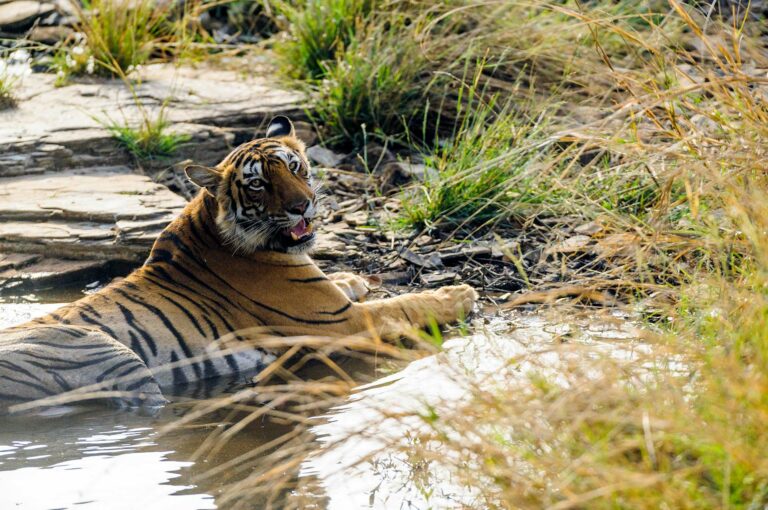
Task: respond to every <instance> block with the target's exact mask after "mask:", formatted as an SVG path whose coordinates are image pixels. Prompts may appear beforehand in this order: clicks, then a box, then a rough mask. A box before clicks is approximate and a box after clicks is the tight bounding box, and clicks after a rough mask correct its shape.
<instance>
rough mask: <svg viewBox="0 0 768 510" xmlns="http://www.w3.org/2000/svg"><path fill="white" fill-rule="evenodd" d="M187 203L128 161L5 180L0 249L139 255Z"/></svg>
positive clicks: (76, 255) (75, 255)
mask: <svg viewBox="0 0 768 510" xmlns="http://www.w3.org/2000/svg"><path fill="white" fill-rule="evenodd" d="M185 204H186V202H185V201H184V199H183V198H181V197H180V196H178V195H176V194H174V193H172V192H171V191H170V190H168V189H167V188H166V187H164V186H161V185H159V184H156V183H154V182H152V180H151V179H149V178H148V177H146V176H143V175H138V174H135V173H133V172H131V170H130V169H128V168H126V167H100V168H93V169H88V171H82V170H66V171H61V172H53V173H45V174H40V175H31V176H20V177H10V178H4V179H0V251H3V252H5V253H31V254H42V255H45V256H47V257H61V258H70V259H96V260H128V261H134V262H140V261H142V260H143V259H144V258H145V257H146V255H147V254H148V253H149V249H150V248H151V246H152V243H153V242H154V239H155V237H156V236H157V235H158V234H159V233H160V232H161V231H162V229H163V228H165V226H166V225H167V224H168V223H169V222H170V221H171V220H173V218H174V217H175V216H176V215H178V214H179V212H181V210H182V209H183V208H184V206H185Z"/></svg>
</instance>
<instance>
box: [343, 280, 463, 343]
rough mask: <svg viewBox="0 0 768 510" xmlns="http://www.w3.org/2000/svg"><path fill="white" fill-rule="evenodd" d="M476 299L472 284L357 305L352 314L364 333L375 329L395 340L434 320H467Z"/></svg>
mask: <svg viewBox="0 0 768 510" xmlns="http://www.w3.org/2000/svg"><path fill="white" fill-rule="evenodd" d="M477 297H478V296H477V292H475V290H474V289H473V288H472V287H470V286H469V285H455V286H450V287H442V288H440V289H436V290H429V291H425V292H419V293H414V294H403V295H401V296H397V297H393V298H388V299H380V300H375V301H369V302H366V303H358V304H355V305H354V307H353V313H354V314H355V322H356V323H357V327H358V328H359V329H360V330H361V331H365V330H369V331H370V330H371V329H374V330H375V332H376V333H377V334H378V335H379V336H381V338H383V339H384V340H394V339H397V338H401V337H403V336H405V335H407V334H408V333H409V332H412V331H413V328H424V327H426V326H428V325H429V324H430V323H431V322H432V321H435V322H436V323H437V324H438V325H444V324H450V323H452V322H456V321H458V320H460V319H462V318H464V317H466V316H467V315H468V314H469V313H470V312H471V311H472V307H473V306H474V304H475V301H476V300H477Z"/></svg>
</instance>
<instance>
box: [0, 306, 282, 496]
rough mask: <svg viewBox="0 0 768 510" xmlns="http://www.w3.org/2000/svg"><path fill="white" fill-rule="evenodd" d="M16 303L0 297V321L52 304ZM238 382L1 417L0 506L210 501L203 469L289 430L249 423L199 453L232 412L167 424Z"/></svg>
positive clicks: (215, 492) (216, 489)
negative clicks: (141, 406) (158, 404)
mask: <svg viewBox="0 0 768 510" xmlns="http://www.w3.org/2000/svg"><path fill="white" fill-rule="evenodd" d="M16 301H17V302H15V303H7V302H6V303H0V328H4V327H7V326H10V325H13V324H17V323H20V322H24V321H26V320H29V319H30V318H32V317H35V316H38V315H42V314H44V313H47V312H49V311H52V310H53V309H55V308H57V307H58V306H60V304H57V303H42V304H41V303H32V302H25V301H24V300H16ZM19 301H20V302H19ZM242 386H243V381H237V380H234V381H233V380H222V381H215V382H212V383H208V384H201V385H199V386H189V387H185V388H168V389H166V391H168V392H169V393H168V396H169V397H170V400H171V402H172V403H171V404H170V405H168V406H166V407H164V408H163V409H161V410H159V412H156V413H154V414H147V412H146V411H144V412H140V411H118V410H115V409H110V408H108V407H100V406H67V407H58V408H53V409H49V410H46V411H44V412H42V413H39V414H36V415H31V416H11V417H8V416H5V417H0V509H6V508H18V509H25V510H26V509H35V510H37V509H41V510H47V509H60V508H78V509H80V508H93V509H122V508H125V509H136V508H141V509H143V510H148V509H163V510H166V509H179V510H182V509H183V510H186V509H190V510H192V509H211V508H218V506H217V503H216V497H217V496H219V495H220V494H221V492H222V491H223V490H224V484H223V483H222V480H221V479H220V478H212V479H211V478H208V477H206V476H205V475H206V472H207V471H208V470H209V469H210V468H211V467H212V466H216V465H221V464H223V463H225V462H227V461H229V460H231V459H233V458H235V457H237V456H238V455H240V454H242V453H243V452H246V451H249V450H252V449H254V448H257V447H258V446H260V445H263V444H264V443H265V442H267V441H270V440H272V439H274V438H275V437H277V436H280V435H281V434H284V433H285V432H286V431H287V430H288V428H287V427H281V426H279V425H276V424H274V423H265V422H263V421H257V422H254V423H251V424H249V426H248V427H247V429H246V430H244V431H243V432H242V433H239V434H236V435H235V436H233V437H232V438H231V439H230V440H229V441H228V442H227V443H226V444H225V446H224V447H223V448H222V449H221V450H220V451H219V452H217V453H216V454H215V455H213V456H212V455H201V454H200V453H199V452H198V449H199V447H200V446H201V445H202V444H203V442H204V441H205V440H206V439H207V438H208V437H209V436H210V434H211V433H212V432H213V431H215V430H216V429H217V428H220V427H225V426H227V425H228V424H230V423H231V422H232V421H233V420H235V419H236V417H232V416H206V417H205V419H204V420H198V421H195V422H194V423H192V424H191V425H188V426H184V427H170V430H167V429H168V427H169V426H170V425H174V424H175V423H177V422H178V421H179V419H180V418H182V417H183V416H184V415H185V414H186V413H188V412H189V411H190V410H192V409H194V408H195V406H196V405H199V404H200V403H201V402H205V401H206V400H207V399H212V398H216V397H217V396H220V395H222V394H228V393H232V392H234V391H236V390H237V389H239V388H241V387H242ZM227 478H228V479H229V478H231V477H230V476H228V477H227ZM235 478H236V477H235ZM230 481H231V480H230Z"/></svg>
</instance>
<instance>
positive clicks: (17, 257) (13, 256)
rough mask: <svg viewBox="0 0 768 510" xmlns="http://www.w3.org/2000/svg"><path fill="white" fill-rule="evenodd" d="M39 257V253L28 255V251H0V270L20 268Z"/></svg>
mask: <svg viewBox="0 0 768 510" xmlns="http://www.w3.org/2000/svg"><path fill="white" fill-rule="evenodd" d="M41 258H42V256H41V255H30V254H28V253H0V271H6V270H8V269H20V268H22V267H24V266H28V265H30V264H32V263H34V262H37V261H38V260H40V259H41Z"/></svg>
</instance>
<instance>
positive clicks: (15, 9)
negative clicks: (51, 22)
mask: <svg viewBox="0 0 768 510" xmlns="http://www.w3.org/2000/svg"><path fill="white" fill-rule="evenodd" d="M53 11H54V7H53V5H51V4H48V3H43V2H36V1H34V0H17V1H15V2H10V3H7V4H2V5H0V30H7V31H10V32H23V31H24V30H26V29H28V28H29V27H31V26H32V24H33V23H34V22H35V20H36V19H38V18H41V17H43V16H45V15H47V14H50V13H52V12H53Z"/></svg>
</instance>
